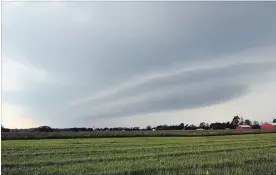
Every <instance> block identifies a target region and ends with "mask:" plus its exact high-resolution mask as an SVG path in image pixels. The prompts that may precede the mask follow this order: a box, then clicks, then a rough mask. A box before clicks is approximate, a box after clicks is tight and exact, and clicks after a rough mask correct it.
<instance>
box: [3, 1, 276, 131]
mask: <svg viewBox="0 0 276 175" xmlns="http://www.w3.org/2000/svg"><path fill="white" fill-rule="evenodd" d="M2 10H3V11H2V55H3V57H2V64H3V65H2V67H3V75H2V79H3V80H2V81H3V94H2V97H3V103H4V104H8V105H9V106H10V108H9V109H11V108H12V106H20V109H21V110H20V111H22V112H20V113H18V114H16V115H17V116H16V118H20V119H22V120H24V118H26V116H27V117H28V118H31V119H33V120H35V121H39V122H40V123H41V124H45V125H51V126H59V127H60V126H69V125H70V126H71V125H72V123H73V124H74V125H85V124H86V123H85V121H89V122H94V123H96V124H98V125H99V126H102V124H103V123H105V120H107V119H108V120H112V121H113V123H114V124H116V125H119V124H120V123H116V122H117V121H118V120H119V118H120V119H121V120H122V118H131V119H132V121H133V122H134V121H137V122H138V121H139V120H142V119H141V117H139V115H140V116H142V115H147V114H149V113H159V112H171V114H173V113H175V112H176V111H187V110H191V109H192V110H195V111H200V109H202V108H204V107H208V106H216V105H219V104H227V103H229V102H232V101H235V100H239V99H242V98H243V97H245V96H251V95H252V94H254V93H255V91H254V89H256V88H258V87H261V86H263V85H266V84H269V83H271V82H274V79H273V77H275V75H276V42H275V41H276V32H275V31H276V22H275V19H274V18H275V16H276V3H275V2H39V3H38V2H36V3H34V2H3V7H2ZM272 89H273V88H272ZM271 94H273V92H271ZM264 101H265V99H264ZM264 103H265V102H264ZM270 103H271V102H269V104H270ZM218 108H219V107H218ZM243 108H244V109H250V105H249V106H247V104H244V106H243ZM235 110H236V111H233V113H236V112H237V111H243V109H242V107H240V108H239V109H238V108H236V109H235ZM24 111H25V112H24ZM233 113H231V114H230V113H229V114H225V115H226V116H230V117H231V116H232V115H234V114H233ZM270 115H273V114H272V113H270V112H267V114H266V116H267V117H269V116H270ZM133 116H135V117H133ZM219 116H221V114H217V119H218V120H219ZM254 117H255V118H256V119H258V118H259V117H258V116H254ZM8 118H11V116H10V115H9V114H6V115H3V119H5V120H6V121H7V122H6V123H11V122H12V120H8ZM220 119H221V120H224V119H225V118H220ZM5 120H3V121H5ZM189 120H191V122H193V121H192V119H189ZM168 121H171V120H170V119H169V118H168V119H164V118H162V119H161V118H160V122H164V123H166V122H168ZM35 123H37V122H35ZM139 123H141V122H140V121H139ZM145 123H146V122H145ZM4 124H5V123H4ZM7 125H9V124H7Z"/></svg>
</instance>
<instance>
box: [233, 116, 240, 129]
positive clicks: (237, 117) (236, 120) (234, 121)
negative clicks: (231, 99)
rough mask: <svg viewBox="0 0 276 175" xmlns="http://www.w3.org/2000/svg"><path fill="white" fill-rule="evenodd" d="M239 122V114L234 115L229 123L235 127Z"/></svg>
mask: <svg viewBox="0 0 276 175" xmlns="http://www.w3.org/2000/svg"><path fill="white" fill-rule="evenodd" d="M239 123H240V117H239V116H234V118H233V120H232V122H231V125H232V128H233V129H234V128H236V126H238V125H239Z"/></svg>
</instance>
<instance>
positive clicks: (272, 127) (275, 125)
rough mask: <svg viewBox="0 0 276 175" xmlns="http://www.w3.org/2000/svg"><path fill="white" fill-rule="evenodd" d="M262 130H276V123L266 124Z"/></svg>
mask: <svg viewBox="0 0 276 175" xmlns="http://www.w3.org/2000/svg"><path fill="white" fill-rule="evenodd" d="M261 129H276V123H265V124H263V125H262V126H261Z"/></svg>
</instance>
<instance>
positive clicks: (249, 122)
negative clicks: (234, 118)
mask: <svg viewBox="0 0 276 175" xmlns="http://www.w3.org/2000/svg"><path fill="white" fill-rule="evenodd" d="M244 124H245V125H250V126H251V125H252V122H251V121H250V120H249V119H246V120H244Z"/></svg>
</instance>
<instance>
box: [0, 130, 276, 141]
mask: <svg viewBox="0 0 276 175" xmlns="http://www.w3.org/2000/svg"><path fill="white" fill-rule="evenodd" d="M262 133H276V129H250V130H242V131H237V130H235V129H229V130H203V131H196V130H184V131H183V130H158V131H93V132H2V134H1V139H2V140H23V139H70V138H74V139H75V138H114V137H172V136H173V137H196V136H197V137H201V136H221V135H240V134H262Z"/></svg>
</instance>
